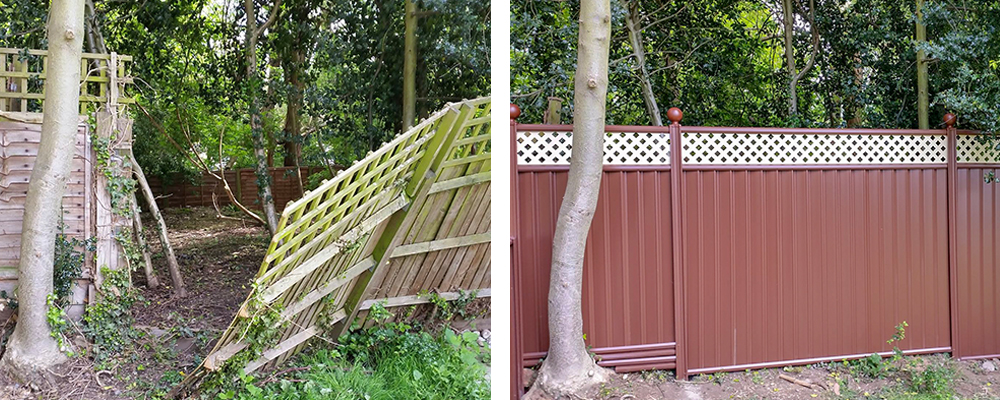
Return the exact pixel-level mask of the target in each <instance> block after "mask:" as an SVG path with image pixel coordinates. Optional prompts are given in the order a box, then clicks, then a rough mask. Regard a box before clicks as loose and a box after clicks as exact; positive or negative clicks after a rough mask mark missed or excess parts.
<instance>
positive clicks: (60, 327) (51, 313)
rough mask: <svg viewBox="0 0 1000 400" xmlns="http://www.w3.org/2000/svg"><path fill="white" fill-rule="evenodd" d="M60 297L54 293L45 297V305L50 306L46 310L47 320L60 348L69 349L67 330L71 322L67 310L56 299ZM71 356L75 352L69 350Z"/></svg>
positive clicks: (51, 333) (50, 333)
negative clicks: (68, 320) (67, 316)
mask: <svg viewBox="0 0 1000 400" xmlns="http://www.w3.org/2000/svg"><path fill="white" fill-rule="evenodd" d="M58 299H59V298H58V297H56V295H54V294H51V293H50V294H49V295H48V296H46V297H45V305H46V306H47V307H48V308H47V309H46V310H45V321H46V322H48V324H49V328H51V332H49V335H51V336H52V337H53V338H54V339H56V342H57V343H58V344H59V350H62V351H68V349H67V348H66V331H67V330H68V329H69V323H68V322H67V320H66V312H65V311H63V309H62V308H60V307H59V305H57V304H56V301H57V300H58ZM68 354H69V356H70V357H72V356H73V352H72V351H69V352H68Z"/></svg>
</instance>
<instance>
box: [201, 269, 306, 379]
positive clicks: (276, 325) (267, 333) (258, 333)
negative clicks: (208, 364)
mask: <svg viewBox="0 0 1000 400" xmlns="http://www.w3.org/2000/svg"><path fill="white" fill-rule="evenodd" d="M252 293H253V295H252V296H251V297H250V300H248V302H247V304H246V305H244V307H246V309H247V311H248V313H249V317H248V318H239V319H238V320H237V322H236V326H235V329H234V330H235V331H236V332H240V337H241V338H242V339H241V340H242V341H243V342H244V343H246V344H247V347H246V348H245V349H243V350H242V351H240V352H239V353H236V355H234V356H233V357H230V358H229V359H228V360H226V361H225V362H224V363H223V365H222V367H221V368H219V369H218V370H216V371H213V372H211V373H210V374H209V376H208V378H207V379H206V380H205V381H204V382H203V383H202V385H201V390H203V391H204V392H206V393H220V394H223V395H224V394H225V393H228V392H229V391H234V390H236V389H237V387H234V385H238V382H239V381H240V379H241V377H242V376H244V374H243V368H244V367H245V366H246V365H247V364H248V363H250V362H251V361H253V360H256V359H257V358H260V355H261V353H263V352H264V350H266V349H268V348H269V347H271V346H273V345H274V344H276V343H277V341H278V338H279V335H278V334H279V333H280V332H281V331H282V330H283V329H284V328H285V326H286V325H287V324H288V322H287V321H285V322H284V323H282V322H281V310H280V309H279V308H275V307H273V306H270V305H268V304H266V303H264V302H263V301H262V300H261V298H260V290H258V288H257V286H256V285H255V286H254V288H253V291H252Z"/></svg>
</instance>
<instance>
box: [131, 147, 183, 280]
mask: <svg viewBox="0 0 1000 400" xmlns="http://www.w3.org/2000/svg"><path fill="white" fill-rule="evenodd" d="M128 157H129V161H130V162H131V163H132V173H133V174H134V175H135V178H136V180H138V181H139V190H141V191H142V197H144V198H145V199H146V204H147V205H149V213H150V214H152V215H153V219H154V220H156V231H157V234H159V236H160V247H163V255H164V257H166V259H167V270H169V272H170V280H171V281H172V282H173V284H174V295H175V296H177V297H184V296H187V290H186V289H185V288H184V278H183V277H182V276H181V267H180V264H178V263H177V256H175V255H174V247H173V246H171V245H170V239H169V238H168V237H167V223H166V222H164V221H163V214H160V207H159V206H157V205H156V197H155V196H153V190H152V189H150V188H149V181H147V180H146V174H144V173H143V172H142V167H141V166H139V163H138V162H136V161H135V155H134V154H132V150H131V149H129V150H128Z"/></svg>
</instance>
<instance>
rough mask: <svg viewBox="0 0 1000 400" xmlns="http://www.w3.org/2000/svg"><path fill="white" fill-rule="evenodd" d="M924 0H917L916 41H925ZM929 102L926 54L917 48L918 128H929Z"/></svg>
mask: <svg viewBox="0 0 1000 400" xmlns="http://www.w3.org/2000/svg"><path fill="white" fill-rule="evenodd" d="M923 8H924V0H917V35H916V36H917V43H927V27H926V26H925V25H924V12H923ZM929 108H930V104H929V100H928V94H927V54H926V53H925V52H924V51H923V50H917V119H918V121H917V122H918V124H919V127H920V129H930V126H931V125H930V116H929V110H928V109H929Z"/></svg>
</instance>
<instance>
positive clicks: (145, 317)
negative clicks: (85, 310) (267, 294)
mask: <svg viewBox="0 0 1000 400" xmlns="http://www.w3.org/2000/svg"><path fill="white" fill-rule="evenodd" d="M232 215H236V214H232ZM145 217H148V215H144V218H143V221H144V222H145V225H146V227H147V231H146V236H147V242H148V244H149V246H150V247H151V250H152V251H153V253H154V256H153V264H154V266H153V269H154V271H155V273H156V275H157V277H158V279H159V281H160V286H159V287H157V288H155V289H150V288H147V287H146V279H145V277H144V276H143V273H142V271H136V272H135V273H134V274H133V283H134V285H135V286H136V287H137V288H138V289H139V293H140V295H141V296H142V298H143V300H142V301H140V302H138V303H136V305H134V306H133V308H132V312H133V315H134V316H135V318H136V323H135V327H136V328H137V330H138V331H139V332H140V337H139V338H138V340H137V342H136V344H135V349H134V351H133V352H131V353H130V354H127V358H126V359H124V360H122V361H121V363H120V364H119V365H118V366H117V368H115V369H114V370H111V371H98V372H95V371H94V365H93V363H92V362H90V361H89V360H88V359H87V358H83V357H76V358H73V359H72V360H71V361H70V362H69V363H67V364H66V365H64V366H62V367H60V368H59V369H58V370H57V371H55V373H56V375H57V376H54V377H53V378H54V379H53V381H54V385H48V386H47V387H42V388H36V389H37V390H36V391H35V392H34V393H32V391H31V390H30V389H29V388H25V387H23V386H21V385H18V384H16V383H14V381H13V380H11V379H10V378H9V377H5V376H0V400H5V399H73V400H81V399H87V400H91V399H93V400H111V399H135V398H140V399H142V398H149V399H152V398H158V395H160V394H163V393H166V391H168V390H169V389H170V388H171V387H172V386H173V385H174V384H176V383H177V382H180V381H181V380H182V379H183V378H184V375H185V374H186V373H188V372H190V371H191V370H193V369H194V368H195V367H196V366H197V365H198V364H199V363H200V362H201V359H202V358H203V357H204V356H205V355H206V354H207V353H208V351H209V350H211V346H212V345H213V344H214V341H215V340H216V339H217V337H218V336H219V335H220V334H221V333H222V332H223V331H224V330H225V329H226V327H228V325H229V323H230V322H231V320H232V317H233V315H235V313H236V310H237V309H238V308H239V305H240V304H241V303H242V302H243V301H244V300H245V299H246V296H247V295H248V293H249V292H250V282H251V281H252V279H253V277H254V276H255V275H256V273H257V270H258V269H259V268H260V263H261V260H262V259H263V257H264V252H265V250H266V246H267V240H268V237H267V230H266V229H265V228H263V227H259V226H255V225H253V224H250V223H249V222H248V223H245V224H244V223H242V222H240V221H235V220H229V219H219V218H216V214H215V210H213V209H210V208H180V209H167V210H164V218H165V219H166V223H167V226H168V229H169V233H170V240H171V244H172V246H173V248H174V252H175V253H176V255H177V261H178V263H180V266H181V274H182V275H183V277H184V283H185V285H186V287H187V292H188V295H187V297H185V298H182V299H177V298H174V297H173V292H172V288H171V282H170V275H169V274H168V272H167V267H166V260H165V259H164V258H163V256H162V255H160V254H158V253H159V252H160V245H159V240H158V239H156V237H155V236H154V235H155V233H154V231H153V230H152V229H149V228H152V227H153V225H152V220H151V219H149V218H145ZM74 342H75V343H78V344H80V345H84V346H85V345H86V344H85V343H83V341H81V340H79V339H76V338H74Z"/></svg>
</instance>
